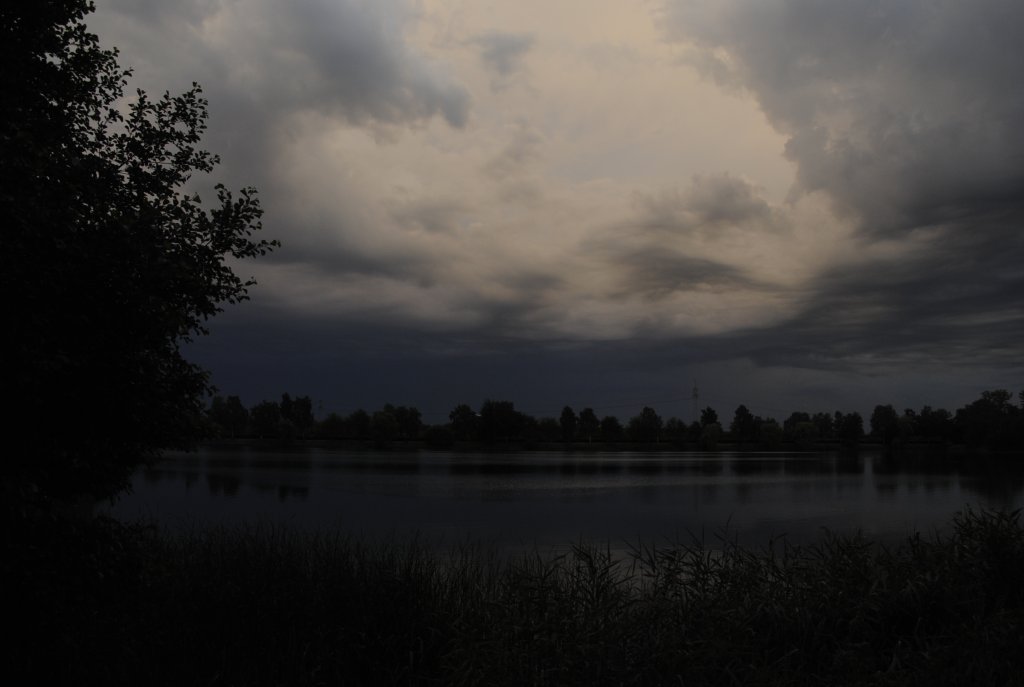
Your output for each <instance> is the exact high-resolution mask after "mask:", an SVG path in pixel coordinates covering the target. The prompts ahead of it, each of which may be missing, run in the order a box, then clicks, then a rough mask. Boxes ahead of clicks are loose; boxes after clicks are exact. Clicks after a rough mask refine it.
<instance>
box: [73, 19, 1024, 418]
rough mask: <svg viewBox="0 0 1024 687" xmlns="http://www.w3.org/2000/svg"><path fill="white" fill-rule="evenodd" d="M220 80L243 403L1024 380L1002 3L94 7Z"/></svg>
mask: <svg viewBox="0 0 1024 687" xmlns="http://www.w3.org/2000/svg"><path fill="white" fill-rule="evenodd" d="M97 4H98V11H97V13H96V14H95V15H92V16H91V17H90V18H89V19H88V23H89V25H90V28H91V29H92V30H93V31H94V32H96V33H97V34H99V36H100V39H101V42H102V43H103V44H104V45H105V46H110V47H113V46H116V47H117V48H119V50H120V51H121V58H120V59H121V63H122V64H123V65H124V66H131V67H133V68H134V69H135V78H134V79H133V80H132V82H131V84H130V87H131V88H134V87H139V88H143V89H145V90H147V91H150V92H152V93H161V92H163V91H164V90H170V91H172V92H179V91H183V90H185V89H187V88H188V86H189V84H191V82H193V81H198V82H199V83H200V84H201V85H202V86H203V88H204V90H205V93H206V96H207V97H208V99H209V101H210V112H211V118H210V129H209V132H208V135H207V137H206V139H205V143H206V146H207V147H208V148H209V149H210V150H212V151H214V152H216V153H218V154H220V156H221V158H222V165H221V166H220V167H219V168H218V169H217V170H216V172H215V173H214V175H213V177H212V178H211V179H209V180H204V181H202V183H204V184H207V185H209V186H212V184H213V183H215V182H216V181H223V182H225V183H227V184H228V185H229V187H236V188H237V187H240V186H245V185H252V186H256V187H257V188H258V189H259V191H260V197H261V199H262V202H263V205H264V207H265V209H266V215H265V217H264V226H265V231H264V234H265V238H276V239H279V240H280V241H281V242H282V244H283V247H282V248H281V249H280V250H278V251H277V252H275V253H274V254H273V255H272V256H270V257H269V258H266V259H263V260H261V261H258V262H248V263H244V264H240V265H239V266H238V271H239V272H240V274H241V275H242V276H243V277H248V276H254V277H255V278H256V279H257V280H258V282H259V285H258V286H257V287H255V288H253V289H252V291H251V296H252V300H251V301H250V302H248V303H245V304H243V305H241V306H237V307H232V308H230V309H229V310H228V311H226V312H225V313H224V314H223V315H222V316H220V317H219V318H218V319H217V320H215V321H214V322H213V323H212V327H211V328H212V335H211V336H210V337H208V338H206V339H204V340H202V341H200V342H198V343H197V344H196V345H194V346H192V347H191V348H190V349H189V355H190V356H191V357H192V358H193V359H194V360H196V361H197V362H200V363H201V364H204V365H206V366H207V367H208V368H209V369H211V370H212V372H213V379H214V382H215V383H216V384H217V385H218V386H219V387H220V389H221V391H222V392H224V393H227V394H232V393H234V394H240V395H241V396H242V397H243V400H245V401H246V402H247V403H254V402H256V401H259V400H262V399H264V398H266V399H274V398H276V397H278V396H279V395H280V393H281V392H282V391H289V392H291V393H292V394H300V395H306V394H308V395H310V396H312V397H313V398H314V399H316V400H318V401H321V402H322V409H323V411H324V412H327V411H330V410H335V411H338V412H351V411H352V410H354V409H355V408H357V407H360V406H362V407H366V408H368V409H373V408H376V407H379V406H380V405H381V404H383V403H384V402H386V401H390V402H393V403H396V404H413V405H417V406H419V407H420V409H421V410H422V411H423V413H424V416H425V419H426V420H427V421H430V422H441V421H444V420H445V419H446V417H447V414H448V411H449V410H450V409H451V408H452V407H453V406H454V405H455V404H456V403H461V402H466V403H469V404H471V405H473V406H478V405H479V403H480V402H481V401H482V400H483V399H484V398H485V397H491V398H501V399H509V400H513V401H515V402H516V404H517V407H518V408H520V409H522V410H525V411H527V412H531V413H534V414H537V415H556V414H557V413H558V412H559V410H560V409H561V407H562V406H563V405H564V404H570V405H573V406H574V407H576V408H577V410H578V409H579V408H580V407H582V406H584V405H589V406H593V407H594V408H595V410H596V411H597V412H598V413H599V414H601V415H603V414H614V415H618V416H620V417H623V418H626V417H629V416H630V415H634V414H636V413H637V412H638V411H639V410H640V407H641V406H642V405H645V404H647V405H653V406H654V407H655V409H656V410H658V411H659V412H660V413H661V414H662V415H664V416H666V417H667V416H669V415H677V416H680V417H683V418H684V419H687V420H689V419H691V401H690V396H691V391H692V387H693V384H694V380H696V382H697V385H698V386H699V388H700V395H701V400H700V405H702V406H703V405H709V404H710V405H712V406H714V407H715V408H717V409H718V411H719V413H720V414H721V415H724V416H726V419H728V418H731V416H732V411H733V410H734V409H735V407H736V405H737V404H738V403H741V402H743V403H746V404H747V405H748V406H749V407H750V408H751V410H752V411H753V412H755V413H757V414H761V415H770V416H775V417H778V418H779V419H782V418H784V417H785V416H786V415H788V414H789V412H790V411H792V410H808V411H811V412H814V411H817V410H828V411H833V410H836V409H842V410H860V411H862V412H865V411H869V410H870V408H871V407H873V406H874V404H876V403H893V404H895V405H896V406H897V407H899V408H903V407H906V406H912V407H915V408H920V406H921V405H923V404H925V403H928V404H931V405H933V406H945V407H948V408H950V409H954V408H955V407H957V406H960V405H963V404H964V403H965V402H968V401H970V400H972V399H973V398H975V397H977V395H978V394H979V393H980V391H982V390H983V389H987V388H1011V389H1014V390H1020V389H1021V388H1024V232H1022V228H1024V223H1022V222H1024V88H1022V86H1021V85H1022V84H1024V48H1022V47H1021V46H1022V43H1021V41H1020V27H1022V26H1024V3H1022V2H1020V1H1019V0H974V1H973V2H963V1H962V0H903V1H901V2H882V1H879V0H844V2H825V1H815V0H756V1H755V0H749V1H742V0H692V1H688V0H664V1H654V0H651V1H649V2H641V1H636V0H617V1H612V0H543V1H534V0H491V1H483V0H480V1H469V0H462V1H455V0H423V1H421V2H414V1H412V0H410V1H408V2H404V1H401V0H365V1H359V0H290V1H289V2H279V1H275V0H180V1H176V2H166V0H97Z"/></svg>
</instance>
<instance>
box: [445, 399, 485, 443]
mask: <svg viewBox="0 0 1024 687" xmlns="http://www.w3.org/2000/svg"><path fill="white" fill-rule="evenodd" d="M448 420H449V421H450V422H451V426H452V434H454V435H455V439H456V441H472V440H474V439H476V434H477V425H478V424H479V423H478V417H477V414H476V413H475V412H473V409H472V408H470V407H469V406H468V405H466V404H465V403H460V404H459V405H457V406H455V408H453V409H452V412H450V413H449V414H448Z"/></svg>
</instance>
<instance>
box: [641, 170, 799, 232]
mask: <svg viewBox="0 0 1024 687" xmlns="http://www.w3.org/2000/svg"><path fill="white" fill-rule="evenodd" d="M641 205H642V206H643V211H644V215H645V216H644V217H643V218H642V219H641V220H640V221H641V222H642V223H643V225H644V226H645V227H647V228H649V229H661V230H664V231H666V232H668V233H670V234H681V233H691V232H695V231H703V232H715V231H720V230H729V229H735V228H739V227H742V226H745V225H747V226H749V225H750V224H751V223H753V224H754V225H755V226H756V227H757V229H758V230H762V231H763V230H765V229H770V228H771V225H772V224H774V223H775V222H777V221H780V219H779V218H777V217H776V216H775V212H774V211H773V209H772V207H771V206H770V205H769V204H768V202H767V201H766V200H765V199H764V198H763V197H762V196H761V195H760V194H759V193H758V190H757V189H756V188H754V187H753V186H752V185H750V184H749V183H747V182H745V181H743V180H742V179H737V178H735V177H732V176H729V175H728V174H721V175H708V176H697V177H694V179H693V180H692V182H691V184H690V186H689V187H688V188H687V189H685V190H684V191H679V190H675V191H672V192H670V193H664V194H661V195H656V196H647V197H643V198H642V199H641Z"/></svg>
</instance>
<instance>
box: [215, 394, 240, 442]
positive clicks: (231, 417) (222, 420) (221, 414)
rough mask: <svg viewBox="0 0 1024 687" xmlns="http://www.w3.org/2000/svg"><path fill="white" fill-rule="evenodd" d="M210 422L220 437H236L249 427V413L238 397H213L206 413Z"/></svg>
mask: <svg viewBox="0 0 1024 687" xmlns="http://www.w3.org/2000/svg"><path fill="white" fill-rule="evenodd" d="M208 415H209V417H210V420H211V421H213V422H214V424H216V425H217V427H218V428H219V429H220V432H221V434H222V435H225V436H229V437H237V436H239V435H241V434H243V433H244V432H245V430H246V427H248V425H249V411H248V410H246V409H245V406H243V405H242V401H241V399H239V398H238V396H228V397H227V398H226V399H225V398H224V397H223V396H214V397H213V399H212V400H211V401H210V410H209V411H208Z"/></svg>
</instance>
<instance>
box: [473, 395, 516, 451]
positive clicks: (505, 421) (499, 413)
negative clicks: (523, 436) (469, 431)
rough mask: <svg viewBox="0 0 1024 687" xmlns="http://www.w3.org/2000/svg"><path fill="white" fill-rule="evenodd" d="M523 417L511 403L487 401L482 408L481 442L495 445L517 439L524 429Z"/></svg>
mask: <svg viewBox="0 0 1024 687" xmlns="http://www.w3.org/2000/svg"><path fill="white" fill-rule="evenodd" d="M522 424H523V423H522V415H520V413H518V412H517V411H516V407H515V404H514V403H512V402H511V401H491V400H489V399H488V400H486V401H484V402H483V405H481V406H480V440H481V441H483V442H485V443H488V444H493V443H497V442H507V441H511V440H512V439H514V438H516V437H517V436H518V435H519V431H520V429H521V428H522Z"/></svg>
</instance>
